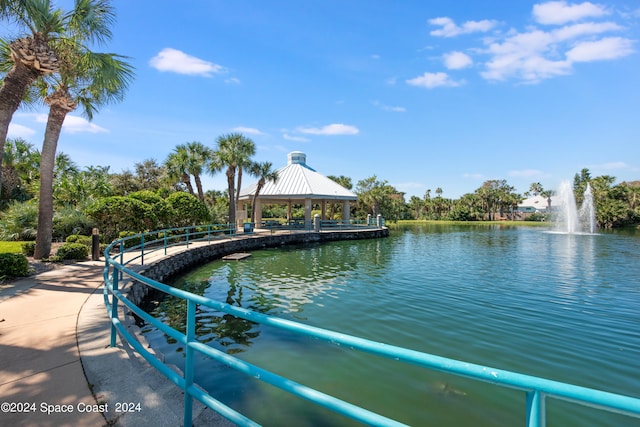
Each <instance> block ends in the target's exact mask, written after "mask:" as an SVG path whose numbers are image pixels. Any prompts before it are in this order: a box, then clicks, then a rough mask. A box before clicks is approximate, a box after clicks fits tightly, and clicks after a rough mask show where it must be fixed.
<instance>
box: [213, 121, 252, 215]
mask: <svg viewBox="0 0 640 427" xmlns="http://www.w3.org/2000/svg"><path fill="white" fill-rule="evenodd" d="M216 143H217V150H216V151H215V152H214V153H213V159H212V162H211V165H210V169H211V172H212V173H216V172H218V171H221V170H222V169H224V168H225V167H226V168H227V170H226V172H225V173H226V175H227V187H228V192H229V224H230V225H231V227H235V225H236V200H237V197H238V196H237V195H236V173H237V175H238V184H237V189H238V192H239V190H240V186H241V185H242V169H243V168H244V167H247V166H249V165H250V164H251V156H253V155H254V154H255V152H256V145H255V143H254V142H253V141H252V140H251V139H250V138H247V137H245V136H244V135H242V134H241V133H230V134H226V135H221V136H219V137H218V139H217V140H216Z"/></svg>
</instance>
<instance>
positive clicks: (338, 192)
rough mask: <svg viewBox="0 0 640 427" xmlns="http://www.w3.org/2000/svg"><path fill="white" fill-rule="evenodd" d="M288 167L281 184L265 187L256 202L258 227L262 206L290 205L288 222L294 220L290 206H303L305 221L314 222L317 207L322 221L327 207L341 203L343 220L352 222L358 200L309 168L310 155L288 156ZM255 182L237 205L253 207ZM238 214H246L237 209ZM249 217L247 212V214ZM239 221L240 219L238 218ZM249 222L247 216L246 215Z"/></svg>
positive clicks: (280, 177) (280, 176)
mask: <svg viewBox="0 0 640 427" xmlns="http://www.w3.org/2000/svg"><path fill="white" fill-rule="evenodd" d="M287 160H288V162H287V165H286V166H284V167H282V168H280V169H278V170H277V173H278V180H277V181H276V182H275V183H273V182H267V183H265V185H264V187H263V188H262V189H261V190H260V192H259V193H258V197H257V199H256V206H255V210H256V223H258V224H259V223H260V222H262V205H264V204H287V205H288V206H289V209H288V218H287V219H289V220H291V219H292V218H291V205H292V204H301V205H304V212H305V213H304V219H305V221H311V210H312V207H313V204H314V203H317V204H320V206H321V210H322V218H323V219H325V216H326V205H327V203H337V202H341V203H342V212H343V220H349V209H350V203H351V202H355V201H356V200H358V196H356V195H355V194H354V193H352V192H351V191H349V190H348V189H346V188H344V187H343V186H341V185H340V184H338V183H337V182H335V181H333V180H332V179H330V178H327V177H326V176H324V175H322V174H320V173H318V172H316V171H315V169H313V168H311V167H309V165H307V155H306V154H305V153H303V152H301V151H292V152H290V153H289V154H288V155H287ZM257 186H258V183H257V182H255V183H253V184H251V185H249V186H248V187H245V188H243V189H242V190H240V197H239V198H238V204H239V205H240V204H243V203H245V204H246V203H248V204H250V203H251V201H252V199H253V195H254V194H255V191H256V189H257ZM238 212H243V210H242V209H241V207H240V206H238ZM244 212H245V213H246V210H244ZM239 217H240V216H239ZM245 218H246V215H245Z"/></svg>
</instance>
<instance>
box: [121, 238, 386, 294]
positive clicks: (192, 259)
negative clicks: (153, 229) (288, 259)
mask: <svg viewBox="0 0 640 427" xmlns="http://www.w3.org/2000/svg"><path fill="white" fill-rule="evenodd" d="M388 235H389V229H388V228H382V229H375V230H369V229H368V230H349V231H346V230H344V231H322V232H308V233H291V234H273V235H267V236H260V235H257V234H255V235H247V236H242V237H239V236H238V237H236V238H234V239H229V240H224V241H217V242H214V243H212V244H209V245H206V246H196V247H193V248H190V249H187V250H185V251H183V252H179V253H176V254H173V255H169V256H167V257H165V258H163V259H161V260H159V261H156V262H155V263H153V264H149V265H145V266H144V268H143V269H142V270H140V271H139V273H140V274H142V275H143V276H145V277H147V278H149V279H152V280H156V281H158V282H161V283H164V282H165V281H169V280H170V279H171V278H173V277H175V276H177V275H179V274H180V273H183V272H185V271H187V270H190V269H193V268H194V267H196V266H198V265H201V264H204V263H207V262H209V261H212V260H215V259H219V258H222V257H223V256H225V255H229V254H232V253H236V252H249V251H252V250H257V249H264V248H273V247H278V246H283V245H291V244H301V243H302V244H304V243H318V242H330V241H336V240H360V239H377V238H380V237H387V236H388ZM126 287H127V288H128V295H127V298H128V299H129V300H130V301H131V302H133V303H134V304H136V305H140V304H141V303H142V302H143V301H144V299H145V298H146V297H147V295H148V294H149V292H150V290H151V289H150V287H149V286H147V285H145V284H143V283H141V282H138V281H133V282H130V283H128V286H126Z"/></svg>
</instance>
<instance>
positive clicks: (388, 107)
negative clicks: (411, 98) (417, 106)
mask: <svg viewBox="0 0 640 427" xmlns="http://www.w3.org/2000/svg"><path fill="white" fill-rule="evenodd" d="M372 104H373V105H374V106H376V107H378V108H380V109H381V110H384V111H393V112H395V113H404V112H405V111H407V109H406V108H404V107H394V106H391V105H385V104H383V103H381V102H380V101H373V102H372Z"/></svg>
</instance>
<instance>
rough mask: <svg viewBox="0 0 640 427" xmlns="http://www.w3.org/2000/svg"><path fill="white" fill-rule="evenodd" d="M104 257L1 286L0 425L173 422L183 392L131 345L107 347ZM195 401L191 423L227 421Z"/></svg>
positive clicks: (179, 410) (178, 418)
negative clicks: (103, 285)
mask: <svg viewBox="0 0 640 427" xmlns="http://www.w3.org/2000/svg"><path fill="white" fill-rule="evenodd" d="M103 268H104V263H103V262H97V261H96V262H92V261H88V262H81V263H77V264H72V265H68V266H63V267H60V268H57V269H55V270H52V271H48V272H45V273H41V274H39V275H37V276H33V277H29V278H25V279H21V280H18V281H15V282H13V283H10V284H5V285H1V286H0V403H1V404H2V408H0V425H2V426H9V425H11V426H38V427H48V426H56V427H58V426H104V425H115V426H136V427H137V426H153V427H158V426H171V427H173V426H179V425H182V410H183V394H182V392H181V390H180V389H179V388H178V387H177V386H175V385H174V384H173V383H171V382H170V381H169V380H167V379H166V378H165V377H164V376H163V375H161V374H159V373H158V372H157V371H156V370H155V369H154V368H152V367H150V365H149V364H148V363H147V362H146V361H144V359H142V358H141V357H140V356H138V355H137V354H136V353H135V352H134V351H133V350H132V349H131V348H130V347H128V346H127V345H126V344H123V343H122V342H120V341H118V345H117V347H113V348H112V347H110V346H109V332H110V322H109V319H108V316H107V313H106V309H105V306H104V300H103V295H102V282H103V280H102V271H103ZM204 409H205V408H204V406H203V405H201V404H200V403H199V402H195V403H194V417H196V418H195V419H194V424H195V425H207V426H209V425H215V426H219V425H229V424H230V423H228V422H227V421H226V420H224V419H222V418H221V417H220V416H219V415H218V414H216V413H214V412H212V411H210V410H204Z"/></svg>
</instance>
